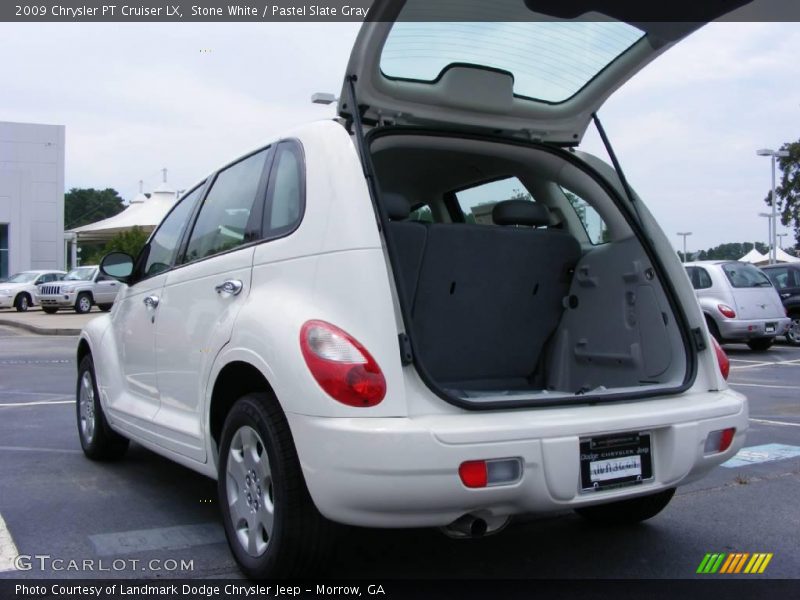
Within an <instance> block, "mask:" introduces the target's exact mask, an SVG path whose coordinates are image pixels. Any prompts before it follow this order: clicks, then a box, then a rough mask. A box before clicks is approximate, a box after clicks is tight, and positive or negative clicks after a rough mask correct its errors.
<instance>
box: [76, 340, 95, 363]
mask: <svg viewBox="0 0 800 600" xmlns="http://www.w3.org/2000/svg"><path fill="white" fill-rule="evenodd" d="M91 353H92V347H91V346H90V345H89V342H88V341H87V339H86V338H85V337H81V339H80V341H79V342H78V350H77V359H78V366H80V364H81V361H82V360H83V359H84V358H86V357H87V356H89V355H90V354H91Z"/></svg>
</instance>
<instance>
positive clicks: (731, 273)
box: [722, 262, 772, 288]
mask: <svg viewBox="0 0 800 600" xmlns="http://www.w3.org/2000/svg"><path fill="white" fill-rule="evenodd" d="M722 270H723V271H724V273H725V276H726V277H727V278H728V281H730V282H731V285H732V286H733V287H735V288H756V287H772V283H771V282H770V280H769V278H768V277H767V276H766V275H764V273H763V272H762V271H760V270H759V269H757V268H756V267H754V266H753V265H749V264H747V263H740V262H730V263H725V264H724V265H722Z"/></svg>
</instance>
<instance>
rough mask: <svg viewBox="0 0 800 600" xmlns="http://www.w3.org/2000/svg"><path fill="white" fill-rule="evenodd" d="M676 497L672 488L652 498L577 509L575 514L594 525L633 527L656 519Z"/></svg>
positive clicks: (653, 495)
mask: <svg viewBox="0 0 800 600" xmlns="http://www.w3.org/2000/svg"><path fill="white" fill-rule="evenodd" d="M674 495H675V488H671V489H668V490H664V491H663V492H659V493H657V494H652V495H650V496H642V497H641V498H631V499H630V500H620V501H619V502H611V503H609V504H600V505H599V506H586V507H584V508H577V509H575V512H576V513H578V514H579V515H580V516H582V517H583V518H584V519H587V520H588V521H592V522H593V523H601V524H604V525H633V524H636V523H640V522H641V521H646V520H647V519H650V518H652V517H655V516H656V515H657V514H658V513H660V512H661V511H662V510H664V508H666V506H667V504H669V501H670V500H672V496H674Z"/></svg>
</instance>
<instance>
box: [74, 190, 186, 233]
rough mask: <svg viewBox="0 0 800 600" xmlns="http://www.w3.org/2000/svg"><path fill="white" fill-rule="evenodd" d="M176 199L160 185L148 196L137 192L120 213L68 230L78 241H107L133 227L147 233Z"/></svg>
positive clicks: (173, 193) (171, 191) (175, 195)
mask: <svg viewBox="0 0 800 600" xmlns="http://www.w3.org/2000/svg"><path fill="white" fill-rule="evenodd" d="M176 199H177V194H176V193H175V192H174V191H173V190H171V189H169V188H168V187H167V186H166V185H162V186H161V187H159V188H158V189H156V190H155V191H154V192H153V193H152V194H150V197H149V198H148V197H147V196H145V195H144V194H142V193H139V194H138V195H137V196H136V197H135V198H134V199H133V200H131V202H130V204H129V205H128V208H126V209H125V210H123V211H122V212H121V213H119V214H116V215H114V216H113V217H109V218H108V219H103V220H102V221H97V222H96V223H90V224H89V225H83V226H81V227H76V228H75V229H72V230H71V231H70V232H71V233H74V234H75V235H77V236H78V241H79V242H107V241H108V240H110V239H111V238H112V237H114V236H115V235H116V234H118V233H120V232H122V231H127V230H129V229H132V228H133V227H140V228H141V229H142V230H143V231H145V232H147V233H149V232H151V231H152V230H153V229H154V228H155V227H156V225H158V224H159V223H161V220H162V219H163V218H164V216H165V215H166V214H167V212H168V211H169V209H171V208H172V206H173V205H174V204H175V200H176Z"/></svg>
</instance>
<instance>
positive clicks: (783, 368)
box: [0, 327, 800, 578]
mask: <svg viewBox="0 0 800 600" xmlns="http://www.w3.org/2000/svg"><path fill="white" fill-rule="evenodd" d="M75 344H76V339H75V338H74V337H68V336H61V337H54V336H41V335H32V334H29V333H27V332H22V331H18V330H12V329H8V328H3V327H0V517H1V520H0V571H3V572H2V573H0V577H6V578H10V577H31V578H45V577H74V578H86V577H115V576H127V577H239V573H238V571H237V569H236V567H235V565H234V562H233V560H232V558H231V556H230V554H229V552H228V549H227V545H226V543H225V541H224V535H223V533H222V526H221V524H220V520H219V518H218V507H217V505H216V501H215V496H216V494H215V484H214V482H212V481H211V480H209V479H206V478H204V477H202V476H200V475H197V474H195V473H194V472H192V471H189V470H188V469H185V468H183V467H180V466H178V465H176V464H173V463H171V462H169V461H167V460H166V459H162V458H160V457H158V456H157V455H155V454H153V453H151V452H149V451H147V450H145V449H144V448H142V447H140V446H137V445H135V444H134V445H132V446H131V449H130V451H129V453H128V455H127V457H126V458H125V459H124V460H122V461H121V462H118V463H110V464H108V463H107V464H100V463H92V462H90V461H88V460H86V459H85V458H84V457H83V454H82V453H81V450H80V445H79V442H78V438H77V435H76V430H75V416H74V415H75V405H74V399H73V394H74V380H75V369H76V367H75V361H74V349H75ZM726 350H727V351H728V353H729V355H730V357H731V361H732V367H733V368H732V371H731V378H730V382H731V384H732V386H733V387H734V388H735V389H737V390H739V391H742V392H744V393H746V394H747V395H748V396H749V398H750V411H751V423H750V427H751V429H750V433H749V436H748V440H747V444H746V447H747V449H746V452H745V453H744V454H742V457H741V459H742V460H740V461H739V462H738V463H737V464H736V465H734V466H730V467H728V466H726V467H720V468H718V469H717V470H716V471H714V472H713V473H712V474H711V475H710V476H709V477H707V478H705V479H704V480H702V481H700V482H697V483H694V484H691V485H689V486H687V487H684V488H681V489H680V490H679V491H678V494H677V495H676V497H675V499H674V500H673V502H672V503H671V504H670V506H669V507H668V508H667V509H666V510H665V511H664V512H663V513H661V514H660V515H659V516H657V517H656V518H654V519H652V520H651V521H649V522H647V523H646V524H644V525H642V526H638V527H632V528H625V529H608V528H600V527H595V526H591V525H589V524H587V523H585V522H584V521H582V520H581V519H580V518H579V517H577V516H576V515H574V514H572V513H564V514H559V515H554V516H548V517H547V518H534V517H529V518H520V519H518V520H517V522H516V523H514V524H512V525H511V526H510V527H509V528H507V529H506V530H505V531H504V532H502V533H501V534H499V535H496V536H492V537H489V538H485V539H482V540H461V541H457V540H451V539H448V538H445V537H444V536H442V535H441V534H440V533H439V532H437V531H433V530H407V531H387V530H380V531H377V530H360V529H348V530H346V531H345V532H344V534H343V535H341V536H340V538H339V541H338V542H337V544H336V547H335V552H334V555H333V556H332V558H331V560H330V561H329V563H328V565H327V568H326V571H325V572H324V573H319V574H311V573H309V576H310V577H312V576H315V575H325V576H332V575H333V576H336V577H358V578H361V577H373V578H378V577H380V578H406V577H418V578H462V577H506V578H691V577H698V575H696V574H695V572H696V570H697V567H698V565H699V564H700V562H701V560H702V559H703V557H704V555H705V554H706V553H710V552H725V553H733V552H748V553H754V552H767V553H772V554H773V557H772V560H771V562H770V563H769V565H768V568H767V569H766V571H765V572H764V574H763V575H756V576H748V577H772V578H796V577H798V575H800V551H799V550H798V545H797V531H798V530H800V511H798V510H797V503H798V498H800V391H799V390H800V348H790V347H788V346H785V345H776V346H774V347H773V348H772V349H770V350H769V351H767V352H764V353H758V354H757V353H753V352H751V351H749V350H748V349H747V347H746V346H737V345H731V346H727V347H726ZM792 448H795V449H796V450H797V452H798V455H795V456H792V452H793V450H792ZM740 454H741V453H740ZM17 554H22V555H30V556H32V557H35V556H43V555H46V556H47V557H48V558H38V559H37V558H32V559H31V560H30V561H29V562H30V564H31V569H30V570H25V571H19V570H13V561H12V558H13V556H16V555H17ZM12 555H13V556H12ZM101 559H102V561H103V562H102V565H103V566H104V567H105V568H106V569H108V570H104V571H98V570H96V569H97V568H98V567H99V565H100V564H101V563H100V560H101ZM57 560H61V561H63V562H55V561H57ZM71 560H72V561H79V562H81V563H82V562H83V561H85V560H94V561H97V562H95V563H94V566H93V568H94V569H95V570H94V571H92V570H81V569H77V570H71V569H70V566H69V565H70V563H69V561H71ZM182 561H183V565H182V564H181V562H182ZM59 567H60V568H59ZM173 567H174V568H173ZM4 569H5V570H4ZM706 577H707V576H706Z"/></svg>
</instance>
